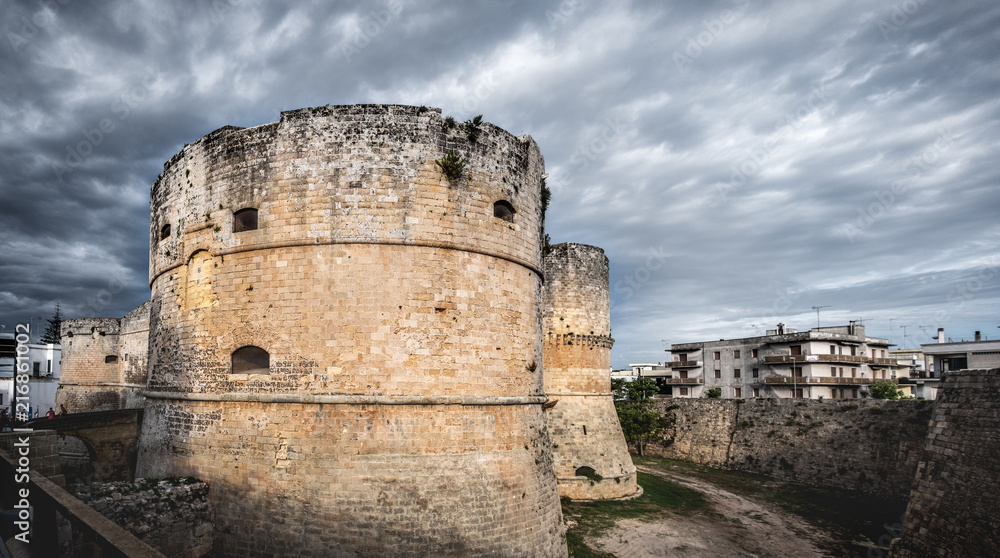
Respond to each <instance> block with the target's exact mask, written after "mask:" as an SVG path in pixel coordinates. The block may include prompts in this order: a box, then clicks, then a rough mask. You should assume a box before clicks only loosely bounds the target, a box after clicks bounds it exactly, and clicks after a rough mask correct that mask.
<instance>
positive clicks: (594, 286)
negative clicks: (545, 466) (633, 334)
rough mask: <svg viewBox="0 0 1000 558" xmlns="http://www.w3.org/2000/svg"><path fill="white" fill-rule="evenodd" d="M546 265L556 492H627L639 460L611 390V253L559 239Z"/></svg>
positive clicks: (585, 495)
mask: <svg viewBox="0 0 1000 558" xmlns="http://www.w3.org/2000/svg"><path fill="white" fill-rule="evenodd" d="M544 268H545V288H544V304H543V309H542V331H543V332H544V335H545V347H544V351H545V360H544V365H543V371H544V374H543V375H544V382H545V392H546V394H548V396H549V398H550V399H551V401H550V403H549V405H550V406H549V408H548V410H547V417H548V423H549V432H550V435H551V437H552V443H553V447H554V451H553V454H554V460H555V461H554V465H555V471H556V477H557V478H558V479H559V493H560V494H561V495H563V496H569V497H571V498H580V499H596V498H618V497H622V496H629V495H631V494H634V493H635V492H636V490H637V485H636V481H635V466H634V465H633V464H632V458H631V457H630V456H629V454H628V447H627V446H626V444H625V437H624V435H623V434H622V429H621V424H620V423H619V422H618V414H617V413H616V411H615V406H614V400H613V398H612V396H611V346H612V344H613V343H614V340H613V339H611V317H610V302H609V300H610V299H609V290H608V259H607V257H605V255H604V251H603V250H601V249H600V248H596V247H594V246H587V245H585V244H573V243H566V244H558V245H555V246H553V247H552V250H551V252H550V253H549V254H548V255H546V256H545V259H544ZM580 473H586V474H580Z"/></svg>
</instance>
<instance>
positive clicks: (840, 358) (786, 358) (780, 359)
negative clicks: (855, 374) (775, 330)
mask: <svg viewBox="0 0 1000 558" xmlns="http://www.w3.org/2000/svg"><path fill="white" fill-rule="evenodd" d="M793 362H794V363H799V362H802V363H808V362H817V363H818V362H848V363H851V364H864V363H866V362H868V359H867V358H865V357H863V356H855V355H778V356H766V357H764V364H791V363H793Z"/></svg>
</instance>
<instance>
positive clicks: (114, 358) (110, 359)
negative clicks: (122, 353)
mask: <svg viewBox="0 0 1000 558" xmlns="http://www.w3.org/2000/svg"><path fill="white" fill-rule="evenodd" d="M115 362H118V355H108V356H106V357H104V363H105V364H112V363H115Z"/></svg>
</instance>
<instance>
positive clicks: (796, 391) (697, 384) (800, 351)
mask: <svg viewBox="0 0 1000 558" xmlns="http://www.w3.org/2000/svg"><path fill="white" fill-rule="evenodd" d="M888 350H889V340H888V339H882V338H878V337H867V336H866V335H865V328H864V326H862V325H857V324H856V323H854V322H851V323H850V324H848V325H846V326H835V327H817V328H813V329H810V330H809V331H803V332H799V331H796V330H794V329H786V328H785V326H784V324H778V327H777V329H774V330H768V331H767V332H766V335H763V336H757V337H746V338H742V339H720V340H718V341H704V342H698V343H676V344H672V345H671V346H670V350H669V351H668V352H670V353H671V354H672V359H671V360H670V361H669V362H667V363H665V364H664V366H666V367H669V368H670V369H671V377H670V379H669V381H671V382H678V383H677V384H676V387H675V388H674V390H673V396H674V397H701V396H702V395H703V392H704V390H706V389H710V388H714V387H718V388H721V389H722V397H725V398H737V399H740V398H751V397H770V398H807V399H821V398H829V399H854V398H858V397H861V395H862V393H864V392H865V391H867V388H868V386H869V385H871V383H872V382H873V381H875V380H879V379H889V380H891V379H893V376H894V372H895V369H896V367H897V361H896V359H895V358H891V357H890V355H889V354H888ZM679 387H686V388H688V389H687V393H683V392H681V391H680V390H679V389H677V388H679Z"/></svg>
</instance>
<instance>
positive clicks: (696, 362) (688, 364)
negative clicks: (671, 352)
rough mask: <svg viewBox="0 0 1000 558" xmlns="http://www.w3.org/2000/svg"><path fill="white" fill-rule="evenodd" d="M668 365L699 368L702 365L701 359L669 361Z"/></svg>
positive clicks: (671, 366)
mask: <svg viewBox="0 0 1000 558" xmlns="http://www.w3.org/2000/svg"><path fill="white" fill-rule="evenodd" d="M666 366H669V367H670V368H697V367H699V366H701V361H700V360H675V361H672V362H668V363H667V364H666Z"/></svg>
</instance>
